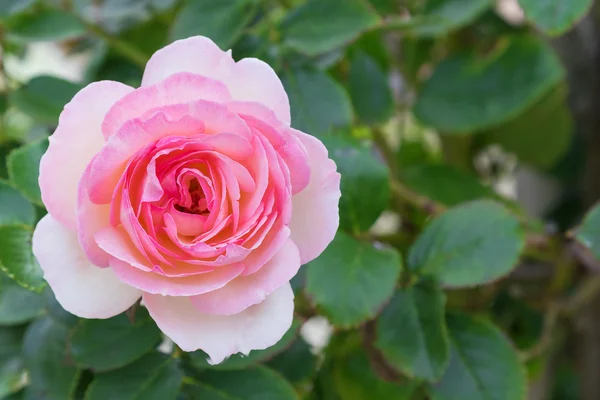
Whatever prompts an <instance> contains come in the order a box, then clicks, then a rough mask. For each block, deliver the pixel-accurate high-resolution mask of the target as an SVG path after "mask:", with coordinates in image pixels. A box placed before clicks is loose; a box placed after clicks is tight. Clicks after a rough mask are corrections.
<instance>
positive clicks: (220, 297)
mask: <svg viewBox="0 0 600 400" xmlns="http://www.w3.org/2000/svg"><path fill="white" fill-rule="evenodd" d="M299 268H300V254H299V253H298V248H297V247H296V245H295V244H294V242H292V241H291V240H289V239H288V241H287V242H286V243H285V244H284V246H283V247H282V248H281V249H280V250H279V251H278V252H277V253H275V255H274V256H273V257H272V258H271V259H270V260H269V261H268V262H267V263H266V264H265V265H263V266H262V268H261V269H259V270H258V272H256V273H254V274H252V275H247V276H238V277H237V278H235V279H234V280H232V281H231V282H229V283H228V284H227V285H225V286H223V287H222V288H221V289H217V290H214V291H212V292H208V293H205V294H201V295H198V296H193V297H190V299H191V300H192V304H193V305H194V306H195V307H196V308H197V309H198V311H200V312H201V313H202V314H213V315H233V314H238V313H240V312H242V311H243V310H245V309H246V308H248V307H250V306H252V305H254V304H258V303H260V302H262V301H263V300H264V299H265V298H266V297H267V296H268V295H269V294H271V293H272V292H273V291H274V290H276V289H278V288H280V287H281V286H282V285H284V284H285V283H287V282H288V281H289V280H290V279H292V278H293V277H294V275H296V273H297V272H298V269H299Z"/></svg>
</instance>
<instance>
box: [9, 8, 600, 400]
mask: <svg viewBox="0 0 600 400" xmlns="http://www.w3.org/2000/svg"><path fill="white" fill-rule="evenodd" d="M496 3H497V2H496V1H493V0H127V1H118V0H115V1H113V0H100V1H97V0H93V1H92V0H76V1H75V0H74V1H61V0H46V1H40V0H37V1H36V0H0V47H1V48H2V60H1V61H2V66H1V68H0V399H4V400H424V399H429V400H525V399H526V394H527V391H528V388H529V386H530V385H531V384H532V382H538V384H539V382H541V381H544V380H548V381H549V382H548V387H547V388H546V389H547V391H548V393H549V396H550V397H548V399H544V400H549V399H552V400H570V399H573V400H574V399H576V398H580V397H581V398H583V397H582V396H583V393H584V389H585V388H584V386H582V385H580V375H582V376H583V375H586V373H587V375H591V376H594V377H595V376H596V375H597V373H598V371H593V373H592V374H590V371H587V372H586V370H585V364H582V363H581V362H580V357H581V356H580V355H579V353H586V351H585V350H586V349H583V351H581V350H582V349H581V348H580V347H581V346H580V343H579V342H575V341H574V340H573V337H577V338H579V336H575V335H582V334H585V332H583V333H582V331H585V330H586V329H587V328H588V327H589V326H592V325H589V326H588V325H586V324H588V323H591V322H593V318H594V317H593V316H592V317H590V315H589V313H588V314H585V312H586V311H585V310H592V311H593V310H594V307H593V306H592V307H587V306H588V305H589V301H590V299H593V298H594V296H592V295H594V294H596V293H597V292H599V291H600V284H599V283H598V282H599V281H598V278H597V277H595V276H593V275H590V274H587V273H585V271H586V269H587V268H591V270H592V271H595V272H597V270H596V269H597V268H598V265H599V264H598V263H599V262H600V261H599V260H600V206H596V207H595V208H592V209H591V210H588V209H587V208H586V207H584V206H583V205H584V204H591V201H593V200H597V199H596V198H590V193H591V194H592V195H594V194H597V193H600V191H598V190H597V189H598V187H600V186H598V185H600V184H598V185H596V187H592V188H590V187H587V186H586V187H585V189H583V190H582V187H583V185H582V183H583V182H584V181H585V179H588V180H589V179H590V178H589V177H587V175H591V176H592V180H593V179H596V180H597V181H598V182H600V177H596V176H594V174H593V173H590V171H588V170H587V169H589V168H590V166H593V165H595V164H598V159H600V155H599V154H598V146H596V148H594V147H593V146H589V145H588V141H590V140H591V139H590V138H592V137H594V136H595V135H596V134H597V133H598V132H597V126H596V125H597V117H596V116H595V115H596V114H597V112H598V110H596V109H595V108H594V112H589V110H587V113H586V107H590V104H591V105H592V106H593V107H596V108H597V102H596V101H595V96H597V93H596V94H594V95H590V93H588V92H587V90H588V88H587V86H589V87H590V88H596V86H594V85H597V84H596V82H599V81H600V79H599V78H598V71H600V69H598V68H597V65H594V66H593V68H589V69H587V64H586V59H585V57H591V55H594V54H597V51H596V50H597V49H596V50H595V48H592V47H590V48H588V47H586V46H583V47H582V49H583V50H581V51H582V52H583V53H582V54H576V55H575V57H573V56H572V55H571V54H570V53H568V50H571V49H570V48H569V49H565V46H564V43H563V41H562V40H563V39H562V38H560V37H558V36H560V35H563V34H565V33H566V32H569V31H571V30H573V29H574V28H575V25H576V24H577V23H578V22H579V21H581V20H582V19H584V18H587V19H590V20H591V19H594V18H595V19H598V16H594V15H592V14H591V13H588V11H589V10H590V9H591V8H592V5H593V1H592V0H518V3H519V4H520V6H521V7H522V9H523V12H524V13H523V16H524V20H523V21H521V22H520V23H515V22H514V21H511V20H509V19H507V18H506V16H505V15H504V14H503V12H502V10H501V7H497V6H496ZM592 25H593V24H590V21H586V22H585V24H584V25H582V28H581V29H578V30H577V31H576V32H575V34H574V35H572V36H573V38H572V37H569V41H568V43H569V45H568V46H566V47H570V46H571V41H575V39H574V37H575V36H576V37H577V38H580V37H583V36H586V35H587V36H590V37H592V38H593V37H594V35H593V34H590V33H589V32H595V30H594V29H592V28H594V26H592ZM194 35H204V36H207V37H209V38H211V39H212V40H213V41H214V42H215V43H216V44H217V45H218V46H219V47H220V48H221V49H223V50H228V49H232V57H233V58H234V59H235V60H236V61H239V60H240V59H242V58H247V57H254V58H258V59H261V60H263V61H265V62H266V63H267V64H269V65H270V66H271V67H272V68H273V70H274V71H275V73H276V74H277V75H278V76H279V78H280V79H281V82H282V85H283V87H284V88H285V90H286V92H287V95H288V99H289V103H290V107H291V126H292V127H293V128H295V129H298V130H301V131H303V132H306V133H308V134H311V135H313V136H315V137H317V138H319V139H320V140H321V141H322V142H323V144H324V145H325V147H326V149H327V151H328V153H329V157H330V158H331V159H332V160H334V161H335V163H336V165H337V171H338V172H339V173H340V174H341V183H340V184H341V192H342V197H341V199H340V203H339V217H340V226H339V230H338V232H337V234H336V236H335V238H334V239H333V241H332V243H331V244H330V245H329V247H328V248H327V249H325V251H324V252H323V253H322V254H321V255H320V256H319V257H317V258H316V259H314V260H312V261H311V262H309V263H308V264H307V265H305V266H303V267H302V269H301V270H300V271H299V273H298V275H297V276H296V277H294V278H293V279H292V281H291V284H292V288H293V290H294V295H295V314H294V322H293V324H292V326H291V328H290V329H289V331H288V332H287V333H286V334H285V335H284V336H283V338H282V339H281V340H280V341H279V342H278V343H277V344H275V345H273V346H271V347H269V348H266V349H260V350H252V351H251V352H250V353H249V355H248V356H243V355H241V354H236V355H233V356H231V357H229V358H228V359H226V360H225V361H223V362H222V363H221V364H218V365H211V364H210V363H209V362H208V360H207V359H208V356H207V354H206V353H205V352H203V351H202V350H198V351H195V352H191V353H186V352H184V351H182V350H181V349H179V348H178V347H177V346H173V345H172V343H171V342H170V341H168V340H165V339H167V338H165V336H164V335H163V334H162V333H161V332H160V329H159V327H158V326H157V324H156V322H155V321H154V320H153V319H152V318H151V317H150V315H149V313H148V311H147V310H146V308H145V307H144V306H143V302H142V303H141V304H140V303H137V304H136V305H134V306H133V307H132V308H130V309H129V310H128V311H126V312H124V313H122V314H120V315H117V316H114V317H112V318H108V319H82V318H79V317H77V316H75V315H72V314H70V313H69V312H67V311H65V310H64V309H63V308H62V306H61V305H60V303H59V302H58V301H57V300H56V298H55V296H54V294H53V292H52V289H51V288H49V287H48V286H47V285H46V283H45V281H44V279H43V272H42V270H41V268H40V266H39V265H38V262H37V260H36V259H35V258H34V257H33V255H32V251H31V245H32V243H31V241H32V234H33V231H34V229H35V224H36V223H37V221H39V219H40V218H41V217H42V216H43V215H45V214H46V212H47V211H46V209H45V208H44V204H43V201H42V198H41V193H40V188H39V183H38V177H39V165H40V159H41V157H42V155H43V154H44V152H45V151H46V150H47V148H48V145H49V141H48V136H49V134H51V133H52V132H53V130H54V129H55V128H56V126H57V125H58V121H59V116H60V114H61V112H62V111H63V109H64V107H65V105H67V104H68V103H69V101H70V100H71V99H72V98H73V96H74V95H75V94H76V93H77V92H78V91H79V90H80V89H81V88H82V87H84V86H85V85H86V84H88V83H91V82H94V81H99V80H114V81H119V82H122V83H124V84H127V85H131V86H134V87H137V86H139V85H140V83H141V81H142V76H143V73H144V69H143V68H144V65H145V63H146V62H147V60H148V59H149V58H150V57H151V56H152V54H154V53H155V52H156V51H157V50H158V49H160V48H161V47H163V46H165V45H167V44H169V43H170V42H172V41H174V40H178V39H184V38H186V37H189V36H194ZM550 36H552V37H555V38H552V40H550ZM588 39H589V38H588ZM596 39H597V38H596ZM577 40H579V39H577ZM44 43H45V44H44ZM50 43H51V46H53V47H47V48H49V49H51V50H50V54H52V55H58V54H61V57H62V56H64V57H66V58H65V59H60V61H58V64H59V65H60V67H59V68H58V69H56V68H54V67H53V64H56V62H51V61H52V60H53V58H52V57H49V56H48V55H47V54H48V53H44V59H43V61H42V62H41V64H44V65H36V66H34V68H29V67H31V65H29V64H30V63H31V62H32V61H31V59H35V58H36V57H34V56H35V54H37V53H35V50H36V49H39V48H43V47H44V46H50ZM586 43H587V42H586ZM557 49H558V50H557ZM63 53H64V54H63ZM563 53H564V54H563ZM584 53H585V54H584ZM565 54H568V55H567V56H566V55H565ZM72 56H77V57H78V61H77V62H78V63H80V64H82V65H81V66H80V68H79V69H80V71H78V72H77V73H72V72H73V71H72V69H73V68H71V67H72V65H71V63H70V61H72V59H71V58H70V57H72ZM37 57H38V58H40V57H39V55H38V56H37ZM580 57H581V59H580ZM51 58H52V60H51ZM561 58H562V60H561ZM571 58H573V60H571ZM596 58H597V57H596ZM46 59H48V61H47V60H46ZM571 61H574V62H575V64H576V66H577V69H576V70H575V71H573V70H572V68H571V69H570V70H569V71H568V72H569V74H568V76H567V74H566V73H565V72H566V68H565V66H567V67H569V65H570V62H571ZM594 61H595V59H594ZM28 63H29V64H28ZM38 63H40V62H39V61H38ZM46 64H47V65H46ZM590 65H591V63H590ZM63 66H64V68H63ZM215 68H218V66H216V67H215ZM31 71H33V72H31ZM38 71H43V72H38ZM580 75H581V77H582V79H583V81H584V82H585V84H583V86H586V87H581V86H582V84H581V82H580V81H579V79H575V80H576V81H577V82H579V85H574V84H573V83H572V82H571V80H572V79H573V78H574V77H575V78H580ZM65 77H69V78H65ZM588 84H589V85H588ZM229 89H231V88H229ZM594 93H595V92H594ZM282 101H283V100H282ZM590 115H593V116H590ZM590 121H591V122H592V123H593V124H596V125H594V128H593V129H592V130H591V132H592V134H589V132H588V131H590V130H589V129H587V130H586V128H587V124H588V123H590ZM581 133H583V134H581ZM88 134H99V132H98V131H96V132H91V131H90V132H88V131H87V130H85V131H82V132H81V135H88ZM596 136H597V135H596ZM64 162H65V163H67V164H68V163H69V162H70V160H68V159H66V160H64ZM582 168H585V169H586V172H585V174H584V173H583V172H582ZM532 170H534V171H535V172H534V173H532ZM315 172H318V171H315V170H313V171H312V173H315ZM531 175H535V176H538V175H541V176H543V177H544V178H543V182H544V183H545V184H546V185H550V184H549V183H548V181H549V180H548V179H546V178H548V177H550V176H551V177H553V178H558V180H559V182H558V183H557V182H556V179H555V180H550V183H551V184H552V185H562V186H561V187H560V188H559V189H557V190H556V191H555V192H560V193H559V194H557V193H549V194H548V195H547V194H546V192H543V193H542V194H540V193H537V189H536V187H537V186H536V185H535V184H536V183H537V184H539V183H540V182H539V179H538V180H535V179H534V180H533V183H531V181H530V180H528V179H530V177H531ZM530 186H531V187H530ZM563 192H564V193H565V196H564V198H562V199H559V198H558V197H559V196H560V194H562V193H563ZM588 192H589V193H588ZM532 195H534V196H533V197H534V200H531V199H530V197H531V196H532ZM536 196H537V197H536ZM555 197H556V198H555ZM592 197H593V196H592ZM546 202H547V203H548V204H550V205H547V204H546ZM546 205H547V207H546ZM550 208H551V209H552V211H551V212H546V211H547V210H548V209H550ZM531 210H533V212H532V211H531ZM544 212H546V216H547V218H545V219H542V218H539V217H538V214H539V215H541V214H544ZM565 214H568V216H567V217H564V215H565ZM561 216H562V217H561ZM582 216H583V217H582ZM559 219H560V221H559ZM579 220H581V223H580V224H579V225H577V222H573V221H579ZM555 223H558V225H555ZM555 226H560V229H557V228H555ZM563 228H564V231H562V230H561V229H563ZM315 229H319V227H315ZM292 237H293V235H292ZM594 313H595V314H597V312H596V311H594ZM221 317H223V316H215V318H221ZM590 321H591V322H590ZM319 324H321V325H323V326H322V327H324V328H323V331H326V332H320V334H319V332H316V331H318V330H319V329H315V328H314V327H315V326H316V325H319ZM329 334H330V335H329ZM315 336H316V337H317V339H319V340H317V339H315ZM512 343H514V344H515V346H513V345H512ZM517 349H518V350H517ZM575 350H577V351H575ZM547 367H548V368H547ZM594 374H596V375H594ZM548 376H549V377H548ZM550 392H552V393H551V394H550Z"/></svg>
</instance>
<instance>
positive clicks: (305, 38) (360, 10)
mask: <svg viewBox="0 0 600 400" xmlns="http://www.w3.org/2000/svg"><path fill="white" fill-rule="evenodd" d="M334 16H335V18H334ZM379 22H380V19H379V16H378V15H377V13H376V12H375V11H374V10H373V9H372V8H371V6H370V5H369V4H368V3H367V1H365V0H308V1H307V2H306V3H304V4H302V5H300V6H299V7H298V8H296V9H295V10H293V11H291V12H290V13H289V14H288V17H287V18H286V19H285V21H284V22H283V24H282V30H283V37H284V39H283V43H284V44H285V45H287V46H289V47H291V48H293V49H295V50H297V51H299V52H301V53H304V54H307V55H309V56H316V55H318V54H322V53H326V52H328V51H331V50H334V49H336V48H338V47H341V46H343V45H344V44H346V43H348V42H350V41H352V40H354V39H356V38H357V37H358V35H360V34H361V33H362V32H364V31H366V30H368V29H370V28H373V27H375V26H377V24H379Z"/></svg>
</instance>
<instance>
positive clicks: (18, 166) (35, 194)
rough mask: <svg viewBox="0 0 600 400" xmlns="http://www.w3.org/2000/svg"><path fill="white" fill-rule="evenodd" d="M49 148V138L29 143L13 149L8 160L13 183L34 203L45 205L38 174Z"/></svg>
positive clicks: (9, 173)
mask: <svg viewBox="0 0 600 400" xmlns="http://www.w3.org/2000/svg"><path fill="white" fill-rule="evenodd" d="M47 149H48V139H47V138H44V139H42V140H39V141H37V142H33V143H28V144H26V145H24V146H22V147H19V148H18V149H16V150H13V151H12V152H11V153H10V154H9V155H8V158H7V160H6V162H7V165H8V176H9V178H10V180H11V181H12V183H13V184H14V185H15V186H16V187H17V189H19V190H21V192H23V194H24V195H25V196H26V197H27V198H28V199H29V200H30V201H32V202H33V203H35V204H37V205H40V206H43V205H44V203H42V196H41V193H40V185H39V183H38V176H39V174H40V173H39V171H40V159H41V158H42V156H43V155H44V153H45V152H46V150H47Z"/></svg>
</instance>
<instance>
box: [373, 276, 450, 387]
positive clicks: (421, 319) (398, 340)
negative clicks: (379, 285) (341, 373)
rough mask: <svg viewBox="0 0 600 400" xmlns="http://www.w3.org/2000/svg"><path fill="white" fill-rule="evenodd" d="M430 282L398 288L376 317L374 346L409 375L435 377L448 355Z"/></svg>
mask: <svg viewBox="0 0 600 400" xmlns="http://www.w3.org/2000/svg"><path fill="white" fill-rule="evenodd" d="M445 302H446V298H445V296H444V292H443V291H442V290H441V288H440V287H439V286H438V285H437V284H435V283H433V282H423V283H421V284H418V285H417V286H413V287H408V288H405V289H401V290H399V291H398V292H397V293H396V295H395V296H394V297H393V298H392V301H391V302H390V303H389V304H388V305H387V306H386V308H385V309H384V310H383V312H382V313H381V315H380V316H379V318H377V325H376V327H377V328H376V329H377V339H376V341H375V347H376V348H377V349H379V350H380V351H381V354H382V356H383V357H384V358H385V359H386V360H387V362H388V363H389V364H390V365H392V366H393V367H395V368H396V369H398V370H399V371H401V372H402V373H403V374H405V375H408V376H410V377H416V378H422V379H427V380H429V381H436V380H437V379H438V378H439V377H440V376H441V375H442V373H443V372H444V370H445V368H446V366H447V364H448V359H449V357H450V348H449V346H450V344H449V341H448V333H447V331H446V323H445V321H444V306H445Z"/></svg>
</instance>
